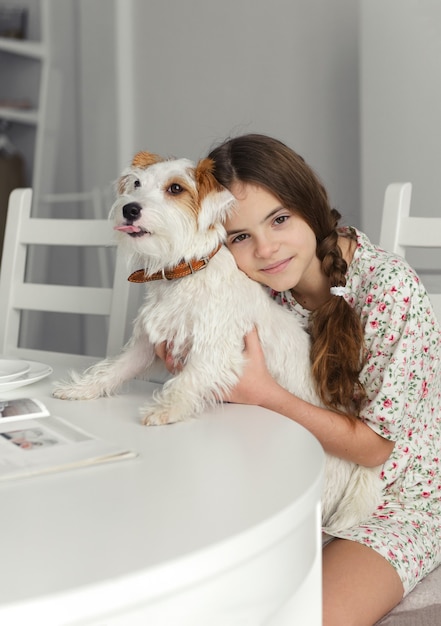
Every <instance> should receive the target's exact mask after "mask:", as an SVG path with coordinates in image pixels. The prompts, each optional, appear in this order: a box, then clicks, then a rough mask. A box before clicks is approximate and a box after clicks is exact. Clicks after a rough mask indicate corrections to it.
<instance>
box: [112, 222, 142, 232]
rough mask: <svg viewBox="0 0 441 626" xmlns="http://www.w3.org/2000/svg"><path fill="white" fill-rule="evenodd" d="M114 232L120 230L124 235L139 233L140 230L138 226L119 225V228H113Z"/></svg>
mask: <svg viewBox="0 0 441 626" xmlns="http://www.w3.org/2000/svg"><path fill="white" fill-rule="evenodd" d="M114 230H122V231H123V232H124V233H139V231H140V230H141V229H140V227H139V226H133V224H121V226H115V228H114Z"/></svg>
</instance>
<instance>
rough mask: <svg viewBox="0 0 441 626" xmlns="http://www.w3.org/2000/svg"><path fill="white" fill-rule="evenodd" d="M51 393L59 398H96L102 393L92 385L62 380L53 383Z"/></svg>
mask: <svg viewBox="0 0 441 626" xmlns="http://www.w3.org/2000/svg"><path fill="white" fill-rule="evenodd" d="M52 395H53V397H54V398H58V399H59V400H96V399H97V398H100V397H101V395H102V394H101V390H100V389H97V388H96V387H93V386H87V387H86V386H84V385H75V384H72V383H69V382H63V381H62V382H57V383H55V387H54V389H53V390H52Z"/></svg>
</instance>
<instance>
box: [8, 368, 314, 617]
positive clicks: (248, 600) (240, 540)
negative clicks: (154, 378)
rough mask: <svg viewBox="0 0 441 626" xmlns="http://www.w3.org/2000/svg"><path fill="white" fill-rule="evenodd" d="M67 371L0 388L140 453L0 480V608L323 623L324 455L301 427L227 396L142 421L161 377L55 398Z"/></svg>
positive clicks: (40, 613) (43, 613)
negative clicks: (195, 411)
mask: <svg viewBox="0 0 441 626" xmlns="http://www.w3.org/2000/svg"><path fill="white" fill-rule="evenodd" d="M66 365H68V364H66ZM62 372H63V368H62V367H61V368H60V366H57V368H56V372H55V373H54V375H52V376H51V377H50V378H48V379H45V380H43V381H41V382H39V383H35V384H34V385H30V386H28V387H22V388H21V389H17V390H14V391H9V392H7V393H5V394H2V396H3V397H36V398H39V399H40V400H42V401H43V402H44V403H45V404H46V406H47V407H48V408H49V409H50V411H51V413H52V415H57V416H60V417H63V418H65V419H67V420H68V421H70V422H72V423H74V424H77V425H79V426H81V427H82V428H84V429H85V430H87V431H89V432H90V433H93V434H95V435H97V436H99V437H101V438H102V439H106V440H108V441H113V442H117V443H119V444H120V445H121V446H123V447H128V448H130V449H132V450H134V451H136V452H137V453H138V456H137V457H136V458H135V459H130V460H125V461H121V462H113V463H108V464H106V465H100V466H96V467H88V468H82V469H75V470H71V471H65V472H61V473H57V474H51V475H45V476H39V477H32V478H25V479H21V480H14V481H9V482H4V483H1V484H0V499H1V521H0V529H1V536H2V539H3V540H2V543H1V550H0V623H2V624H5V626H14V625H15V624H17V625H20V626H23V624H33V625H36V626H39V625H41V626H52V625H53V626H61V625H67V624H69V625H79V624H89V625H90V624H94V625H97V626H98V625H99V626H104V625H105V626H116V625H119V626H129V625H131V624H139V625H141V624H142V625H143V626H146V625H148V626H174V625H175V624H176V625H179V626H187V625H188V626H216V625H219V626H235V625H239V624H240V625H241V626H242V625H249V626H257V625H259V624H272V625H274V626H275V625H277V626H279V625H282V624H301V625H302V626H319V625H320V624H321V595H320V559H321V534H320V506H319V500H320V491H321V483H322V475H323V467H324V455H323V452H322V449H321V447H320V445H319V444H318V442H317V441H316V440H315V439H314V438H313V437H312V436H311V435H310V434H309V433H308V432H307V431H306V430H304V429H303V428H301V427H300V426H298V425H297V424H295V423H294V422H292V421H290V420H288V419H286V418H284V417H282V416H280V415H278V414H276V413H272V412H269V411H266V410H263V409H260V408H258V407H249V406H241V405H233V404H227V405H222V406H219V408H217V409H216V410H212V411H207V412H206V413H205V414H204V415H202V416H201V417H200V418H198V419H195V420H192V421H189V422H186V423H180V424H175V425H172V426H162V427H150V428H148V427H145V426H142V425H141V424H140V422H139V418H138V406H140V405H141V404H142V403H143V402H145V398H146V396H147V395H148V394H149V393H151V391H152V390H153V389H154V387H155V385H153V384H150V383H145V382H141V381H135V382H133V383H131V384H130V385H129V386H128V388H127V389H126V390H125V391H124V393H122V394H121V395H120V396H118V397H114V398H106V399H100V400H96V401H89V402H85V401H81V402H65V401H61V400H56V399H54V398H52V397H51V395H50V390H51V387H52V383H53V381H54V380H55V379H56V378H57V377H58V376H60V375H61V373H62Z"/></svg>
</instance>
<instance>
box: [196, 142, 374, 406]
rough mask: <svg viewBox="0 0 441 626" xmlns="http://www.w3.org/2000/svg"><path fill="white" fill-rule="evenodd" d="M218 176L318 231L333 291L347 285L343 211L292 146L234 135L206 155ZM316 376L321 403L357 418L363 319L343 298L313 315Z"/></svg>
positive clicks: (333, 298) (323, 263) (319, 250)
mask: <svg viewBox="0 0 441 626" xmlns="http://www.w3.org/2000/svg"><path fill="white" fill-rule="evenodd" d="M208 156H209V158H211V159H212V160H213V161H214V175H215V176H216V178H217V179H218V181H219V182H220V183H221V184H222V185H224V186H225V187H227V188H230V187H231V185H232V184H233V183H234V182H243V183H251V184H256V185H259V186H261V187H264V188H265V189H266V190H267V191H269V192H270V193H272V194H273V195H274V196H275V197H276V198H277V199H278V200H279V201H280V202H281V204H282V206H284V207H285V208H287V209H290V210H291V211H293V212H295V213H296V214H297V215H299V216H300V217H302V218H303V219H304V220H305V222H306V223H307V224H308V225H309V226H310V228H311V229H312V230H313V231H314V233H315V236H316V241H317V248H316V254H317V257H318V259H319V260H320V261H321V267H322V271H323V273H324V274H325V276H327V277H328V279H329V287H333V286H344V285H345V284H346V276H345V275H346V271H347V263H346V261H345V260H344V258H343V256H342V252H341V249H340V247H339V245H338V233H337V227H338V223H339V220H340V218H341V215H340V213H339V212H338V211H337V210H336V209H335V208H332V207H331V206H330V202H329V198H328V194H327V192H326V190H325V188H324V186H323V184H322V183H321V181H320V179H319V177H318V176H317V175H316V174H315V172H314V171H313V170H312V168H311V167H310V166H309V165H307V163H306V162H305V160H304V159H303V158H302V157H301V156H300V155H298V154H297V153H296V152H294V151H293V150H291V148H289V147H288V146H286V145H285V144H283V143H282V142H280V141H278V140H277V139H273V138H271V137H267V136H265V135H258V134H250V135H243V136H240V137H234V138H232V139H229V140H227V141H225V142H224V143H223V144H221V145H220V146H218V147H216V148H214V149H213V150H212V151H211V152H210V154H209V155H208ZM309 332H310V335H311V364H312V374H313V377H314V381H315V384H316V387H317V391H318V393H319V395H320V397H321V399H322V401H323V403H324V404H325V405H326V406H328V407H329V408H332V409H334V410H337V411H341V412H343V413H346V414H347V415H348V416H355V415H357V414H358V412H359V410H360V406H361V403H362V402H363V400H364V397H365V392H364V389H363V386H362V385H361V383H360V381H359V374H360V371H361V368H362V366H363V362H364V337H363V329H362V327H361V322H360V318H359V316H358V315H357V313H356V312H355V311H354V309H353V308H352V307H351V306H350V305H349V304H348V303H347V302H346V300H345V299H344V298H342V297H340V296H331V297H330V299H329V300H328V301H327V302H325V303H324V304H323V305H322V306H320V307H319V308H318V309H316V310H315V311H314V312H313V313H312V315H311V321H310V328H309Z"/></svg>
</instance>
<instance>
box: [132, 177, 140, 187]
mask: <svg viewBox="0 0 441 626" xmlns="http://www.w3.org/2000/svg"><path fill="white" fill-rule="evenodd" d="M133 186H134V187H135V189H137V188H138V187H141V181H140V180H138V179H136V180H135V182H134V183H133Z"/></svg>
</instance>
